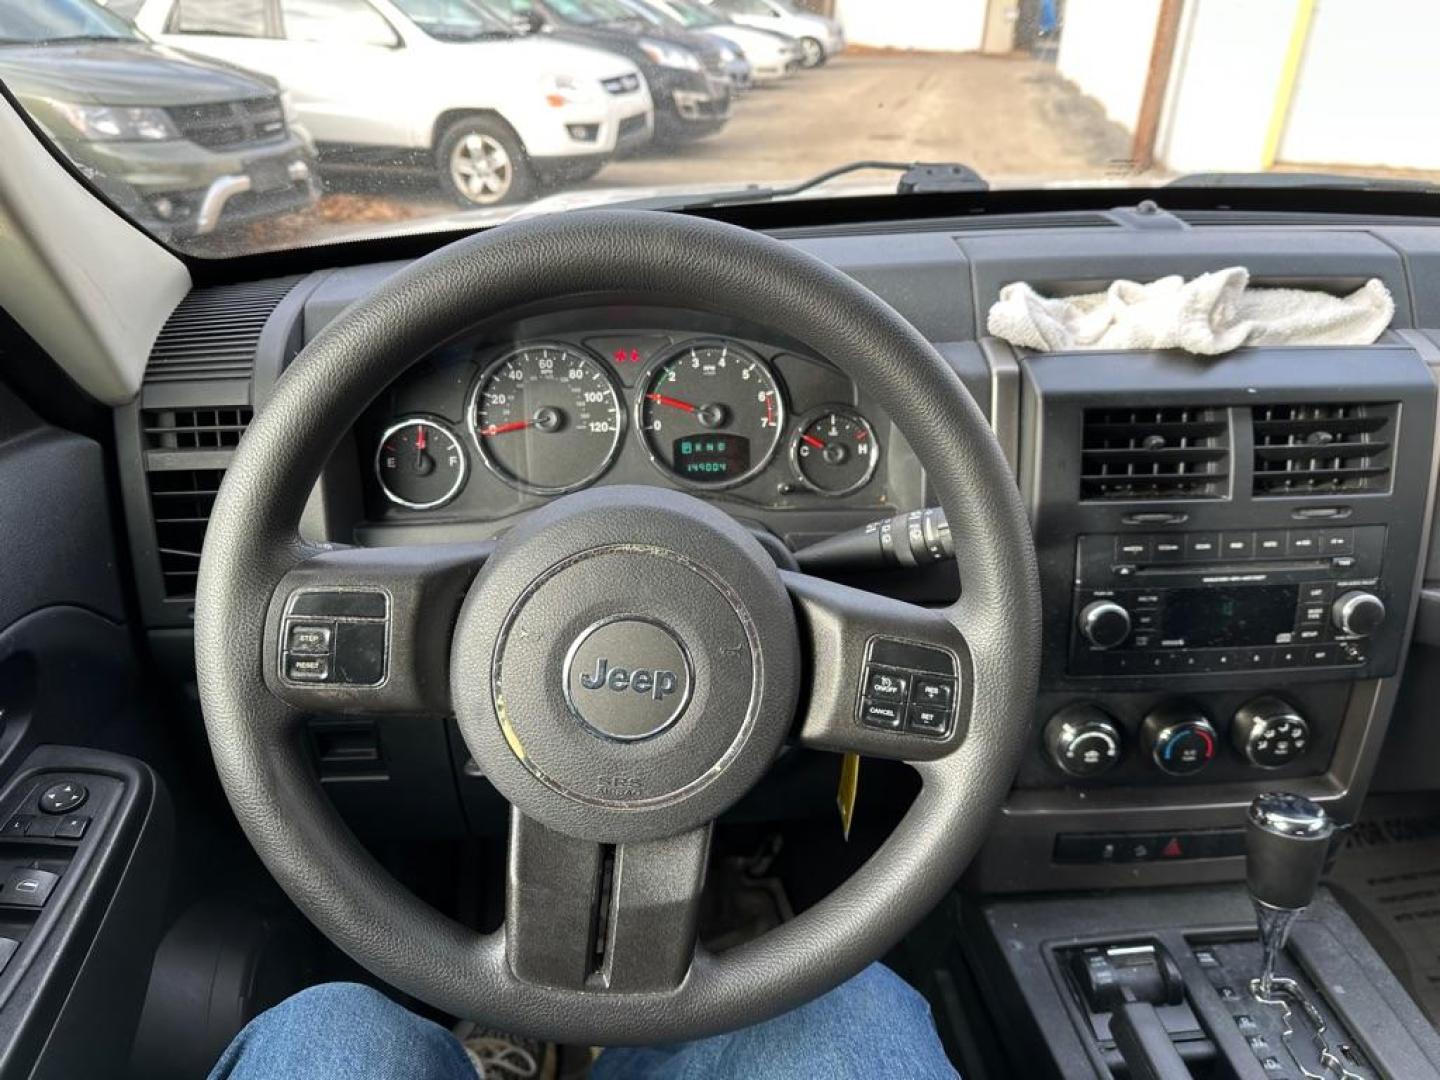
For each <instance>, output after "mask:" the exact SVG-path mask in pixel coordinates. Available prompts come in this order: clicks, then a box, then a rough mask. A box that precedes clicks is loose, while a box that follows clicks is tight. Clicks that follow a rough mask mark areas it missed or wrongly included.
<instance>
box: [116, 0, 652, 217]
mask: <svg viewBox="0 0 1440 1080" xmlns="http://www.w3.org/2000/svg"><path fill="white" fill-rule="evenodd" d="M135 22H136V24H137V25H138V26H139V27H140V28H141V29H142V30H145V31H147V32H148V33H150V34H151V35H153V36H155V37H158V38H159V39H160V40H161V41H164V42H166V43H168V44H171V45H175V46H177V47H179V48H183V49H187V50H189V51H191V52H195V53H201V54H203V55H205V56H211V57H215V58H217V59H221V60H228V61H230V62H231V63H234V64H238V65H240V66H242V67H246V68H250V69H253V70H255V71H259V72H263V73H265V74H267V75H270V76H272V77H274V78H275V79H277V80H279V82H280V84H281V85H282V86H283V87H285V89H286V90H287V91H288V92H289V96H290V100H291V102H292V103H293V108H294V110H295V114H296V116H297V118H298V119H299V120H300V121H301V122H302V123H303V124H304V125H305V127H306V128H307V129H308V130H309V132H310V134H311V135H312V136H313V137H314V139H315V141H316V144H317V146H318V148H319V150H320V155H321V158H320V160H321V166H322V169H323V168H325V167H326V166H327V165H328V166H330V167H339V166H343V165H345V164H368V165H371V166H372V167H373V165H374V164H375V163H376V162H377V161H378V162H381V163H383V164H385V165H392V166H393V165H401V166H410V167H414V166H419V167H423V168H426V169H433V170H435V172H436V173H437V175H438V176H439V179H440V183H441V185H442V187H443V188H444V189H445V190H446V191H448V192H449V193H450V194H451V195H452V196H453V197H454V198H455V199H456V200H458V201H459V202H460V203H461V204H462V205H469V206H494V205H498V204H500V203H508V202H517V201H521V200H523V199H526V198H528V197H530V196H531V195H532V194H533V193H534V191H535V189H536V187H537V186H538V185H539V184H540V183H542V182H544V183H560V182H564V181H573V180H581V179H585V178H587V177H590V176H593V175H595V174H596V173H597V172H599V171H600V169H601V168H602V167H603V166H604V164H605V162H606V161H608V160H609V159H610V158H611V157H613V156H614V154H615V153H616V151H617V150H620V149H627V148H629V147H632V146H636V145H639V144H642V143H646V142H648V141H649V140H650V137H651V135H652V133H653V130H654V110H653V108H652V106H651V102H650V91H649V88H648V87H647V86H646V84H645V80H644V79H643V78H642V77H641V76H640V72H639V70H638V69H637V68H636V67H635V65H634V64H632V63H631V62H630V61H628V60H626V59H624V58H623V57H619V56H615V55H614V54H612V53H608V52H602V51H600V50H598V49H592V48H587V47H585V46H582V45H574V44H570V43H568V42H561V41H553V40H550V39H548V38H544V37H539V36H531V37H519V36H516V35H515V34H514V33H513V30H512V28H511V27H509V26H507V25H506V24H505V23H504V22H503V21H502V20H500V19H498V18H497V17H496V16H495V15H493V14H491V13H490V12H489V11H487V10H485V9H483V8H482V7H480V5H478V4H475V3H472V2H471V0H145V2H144V3H143V5H142V6H141V8H140V10H139V12H138V13H137V14H136V16H135Z"/></svg>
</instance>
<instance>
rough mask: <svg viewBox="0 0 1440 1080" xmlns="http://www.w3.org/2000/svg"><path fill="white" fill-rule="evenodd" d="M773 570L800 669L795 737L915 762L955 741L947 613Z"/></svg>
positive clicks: (962, 686)
mask: <svg viewBox="0 0 1440 1080" xmlns="http://www.w3.org/2000/svg"><path fill="white" fill-rule="evenodd" d="M780 576H781V578H782V580H783V581H784V583H785V587H786V588H787V589H789V591H790V595H791V597H792V598H793V599H794V601H795V608H796V613H797V616H798V619H799V623H800V635H801V644H802V650H803V653H804V657H805V664H806V671H807V675H808V679H807V686H808V687H809V697H808V698H807V699H806V700H804V701H802V703H801V706H800V719H799V723H798V728H797V732H796V739H797V741H798V742H799V743H800V745H801V746H806V747H811V748H813V749H819V750H832V751H840V752H854V753H859V754H865V755H867V756H869V757H883V758H895V759H898V760H902V761H914V762H922V761H933V760H935V759H937V758H941V757H944V756H945V755H947V754H948V753H950V752H951V751H952V750H954V749H955V748H956V747H957V746H959V745H960V743H961V742H963V741H964V738H965V734H966V730H967V728H968V726H969V717H970V699H971V692H970V691H971V682H972V677H971V669H970V651H969V648H968V647H967V646H966V643H965V638H964V636H963V635H962V634H961V633H960V631H959V630H958V629H957V628H956V627H955V625H954V623H953V622H952V621H951V616H950V613H948V612H947V611H945V610H941V609H938V608H926V607H919V606H918V605H915V604H907V603H904V602H903V601H900V600H892V599H890V598H889V597H885V596H879V595H877V594H875V593H869V592H864V591H862V590H860V589H854V588H851V587H850V586H848V585H840V584H837V583H836V582H833V581H827V580H825V579H824V578H818V577H812V576H810V575H808V574H797V573H791V572H788V571H786V572H782V573H781V575H780Z"/></svg>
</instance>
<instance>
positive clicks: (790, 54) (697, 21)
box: [632, 0, 804, 83]
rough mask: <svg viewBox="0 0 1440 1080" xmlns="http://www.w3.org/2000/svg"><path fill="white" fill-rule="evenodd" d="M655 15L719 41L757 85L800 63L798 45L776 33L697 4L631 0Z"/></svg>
mask: <svg viewBox="0 0 1440 1080" xmlns="http://www.w3.org/2000/svg"><path fill="white" fill-rule="evenodd" d="M632 2H633V3H636V4H642V5H644V6H645V7H647V8H649V9H650V10H652V11H657V12H660V13H661V14H663V15H664V16H666V17H667V18H669V19H671V20H673V21H674V22H676V23H678V24H679V25H681V26H683V27H684V28H685V29H687V30H692V31H694V32H695V33H697V34H709V35H710V36H711V37H717V38H723V39H724V40H725V41H727V42H729V43H730V44H731V45H734V46H735V47H736V48H737V49H739V50H740V51H741V53H743V54H744V56H745V59H746V60H747V61H748V62H749V64H750V78H751V79H752V80H753V81H755V82H757V83H760V82H772V81H774V80H775V79H783V78H785V76H787V75H790V74H792V73H793V72H795V71H796V70H798V69H799V67H800V65H801V63H802V62H803V61H804V55H803V54H802V52H801V50H800V45H799V43H798V42H796V40H795V39H794V38H792V37H787V36H786V35H784V34H782V33H780V32H779V31H777V30H757V29H755V27H753V26H741V25H740V24H739V23H736V22H732V21H731V20H730V19H729V18H728V17H726V16H725V15H724V14H722V13H721V12H719V11H716V10H715V9H714V8H713V7H709V6H707V5H705V4H702V3H700V0H632Z"/></svg>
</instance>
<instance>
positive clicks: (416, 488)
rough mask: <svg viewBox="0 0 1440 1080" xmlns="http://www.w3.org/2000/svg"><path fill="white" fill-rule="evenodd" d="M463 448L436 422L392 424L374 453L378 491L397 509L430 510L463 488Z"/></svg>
mask: <svg viewBox="0 0 1440 1080" xmlns="http://www.w3.org/2000/svg"><path fill="white" fill-rule="evenodd" d="M465 469H466V464H465V448H464V447H463V446H461V445H460V440H459V439H458V438H456V437H455V433H454V432H453V431H451V430H450V429H449V428H448V427H446V426H445V425H444V424H442V423H440V422H438V421H436V420H426V419H423V418H421V417H412V418H411V419H409V420H401V421H400V422H399V423H398V424H392V425H391V426H390V427H388V428H386V429H385V433H384V434H383V435H381V436H380V445H379V447H378V448H377V449H376V451H375V476H376V478H377V479H379V481H380V490H381V491H383V492H384V493H385V497H386V498H387V499H389V500H390V501H391V502H393V503H395V504H396V505H397V506H403V507H406V508H407V509H410V510H433V509H435V508H436V507H437V506H444V505H445V504H446V503H447V502H449V501H450V500H451V499H453V498H454V497H455V496H456V494H457V493H458V492H459V491H460V489H461V488H462V487H463V486H464V485H465Z"/></svg>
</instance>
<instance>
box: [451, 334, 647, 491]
mask: <svg viewBox="0 0 1440 1080" xmlns="http://www.w3.org/2000/svg"><path fill="white" fill-rule="evenodd" d="M624 417H625V414H624V410H622V409H621V408H620V395H619V394H618V392H617V391H616V389H615V383H614V381H613V380H612V379H611V377H610V373H609V372H608V371H607V370H606V369H605V367H604V366H603V365H602V364H601V363H600V362H599V361H598V360H596V359H595V358H594V357H592V356H590V355H589V354H588V353H586V352H583V351H581V350H580V349H579V348H577V347H576V346H573V345H552V344H535V345H525V346H522V347H521V348H519V349H516V350H515V351H514V352H511V353H507V354H506V355H505V356H502V357H501V358H500V359H499V360H497V361H496V362H495V363H493V364H491V365H490V367H489V368H487V369H486V370H485V373H484V374H483V375H481V376H480V380H479V382H477V383H476V384H475V392H474V395H473V396H472V398H471V401H470V408H469V411H468V421H469V425H470V434H471V436H473V437H474V439H475V447H476V449H477V450H479V451H480V459H481V460H482V461H483V462H485V465H486V467H487V468H489V469H490V471H491V472H493V473H494V474H495V475H496V476H498V477H500V479H502V480H504V481H505V482H506V483H507V484H510V485H512V486H514V487H517V488H520V489H522V490H524V491H531V492H535V493H536V494H540V495H559V494H561V493H563V492H566V491H574V490H575V489H576V488H581V487H584V486H585V485H586V484H589V483H591V482H593V481H594V480H595V479H597V478H598V477H599V476H600V474H601V473H603V472H604V471H605V470H606V469H607V468H608V467H609V465H610V462H611V461H612V460H613V459H614V457H615V451H616V450H617V449H618V448H619V446H620V432H621V428H622V427H623V425H624V422H625V419H624Z"/></svg>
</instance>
